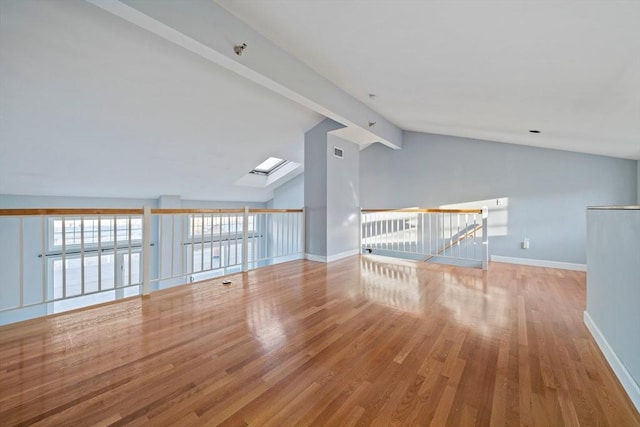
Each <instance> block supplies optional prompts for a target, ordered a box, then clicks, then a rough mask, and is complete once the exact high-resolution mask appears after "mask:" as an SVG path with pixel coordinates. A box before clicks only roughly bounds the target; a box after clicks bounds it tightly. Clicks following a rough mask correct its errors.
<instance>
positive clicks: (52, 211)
mask: <svg viewBox="0 0 640 427" xmlns="http://www.w3.org/2000/svg"><path fill="white" fill-rule="evenodd" d="M302 212H303V210H302V209H261V208H251V209H249V213H302ZM143 213H144V210H143V209H111V208H105V209H102V208H35V209H0V216H58V215H59V216H92V215H142V214H143ZM151 213H152V214H157V215H165V214H185V215H186V214H225V213H238V214H241V213H244V208H231V209H151Z"/></svg>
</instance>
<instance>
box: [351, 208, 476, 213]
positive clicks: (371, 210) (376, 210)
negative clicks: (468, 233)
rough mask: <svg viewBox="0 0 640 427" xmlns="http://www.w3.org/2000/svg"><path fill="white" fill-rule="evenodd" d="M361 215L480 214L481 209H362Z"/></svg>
mask: <svg viewBox="0 0 640 427" xmlns="http://www.w3.org/2000/svg"><path fill="white" fill-rule="evenodd" d="M361 212H362V213H380V212H400V213H463V214H481V213H482V209H436V208H405V209H362V210H361Z"/></svg>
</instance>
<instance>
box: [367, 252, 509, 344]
mask: <svg viewBox="0 0 640 427" xmlns="http://www.w3.org/2000/svg"><path fill="white" fill-rule="evenodd" d="M490 277H491V276H490V273H487V272H483V271H480V270H477V269H472V268H462V267H454V266H446V265H434V264H427V263H420V262H414V261H405V260H396V259H394V258H388V260H387V259H385V258H382V257H374V256H362V257H361V280H360V284H359V288H358V289H357V290H356V292H357V293H358V294H359V295H361V296H363V297H365V298H367V299H369V300H371V301H375V302H377V303H379V304H384V305H387V306H391V307H394V308H397V309H400V310H403V311H406V312H411V313H417V314H424V315H426V314H429V313H433V312H434V311H438V312H441V313H443V314H445V315H446V316H447V317H451V318H452V320H455V321H456V322H457V323H460V324H464V325H466V326H468V327H473V328H474V329H476V330H478V331H479V332H480V333H482V334H483V335H486V336H496V335H497V334H499V331H500V329H501V327H503V326H505V325H506V322H507V319H508V318H509V316H508V315H509V313H508V310H509V299H508V298H509V295H508V287H505V286H500V285H491V282H490ZM490 286H491V292H489V287H490Z"/></svg>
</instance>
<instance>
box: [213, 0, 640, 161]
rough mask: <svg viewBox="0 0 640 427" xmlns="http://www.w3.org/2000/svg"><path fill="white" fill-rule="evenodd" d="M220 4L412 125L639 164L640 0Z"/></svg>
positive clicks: (231, 0)
mask: <svg viewBox="0 0 640 427" xmlns="http://www.w3.org/2000/svg"><path fill="white" fill-rule="evenodd" d="M218 3H220V4H221V5H223V6H224V7H225V8H227V9H228V10H229V11H231V12H232V13H234V14H235V16H237V17H238V18H239V19H241V20H243V21H244V22H246V23H247V24H248V25H250V26H251V27H253V28H254V29H256V30H257V31H259V32H260V33H262V34H264V35H265V36H266V37H267V38H269V39H270V40H272V41H273V42H275V43H276V44H277V45H278V46H280V47H281V48H282V49H284V50H286V51H288V52H290V53H291V54H292V55H294V56H296V57H297V58H299V59H300V60H302V61H303V62H305V63H306V64H308V65H309V66H310V67H312V68H314V69H315V70H317V71H318V72H319V73H320V74H322V75H324V76H325V77H327V78H328V79H329V80H331V81H332V82H334V83H335V84H336V85H337V86H339V87H340V88H341V89H342V90H344V91H346V92H348V93H350V94H351V95H353V96H354V97H356V98H357V99H359V100H361V101H362V102H364V103H366V104H367V105H369V106H370V107H371V108H373V109H374V110H376V111H377V112H379V113H380V114H382V115H383V116H385V117H386V118H388V119H389V120H390V121H391V122H393V123H395V124H396V125H397V126H399V127H400V128H402V129H405V130H413V131H420V132H429V133H437V134H447V135H455V136H463V137H472V138H479V139H487V140H492V141H500V142H507V143H515V144H525V145H533V146H541V147H549V148H556V149H562V150H570V151H578V152H586V153H593V154H601V155H607V156H614V157H623V158H632V159H640V1H637V0H627V1H625V0H595V1H593V0H592V1H564V0H560V1H539V0H512V1H503V0H497V1H496V0H482V1H471V0H468V1H464V0H462V1H460V0H454V1H450V0H431V1H415V0H377V1H368V0H351V1H344V0H305V1H288V0H267V1H256V0H218ZM371 93H374V94H376V95H377V96H376V98H375V99H373V100H372V99H370V98H369V96H368V95H369V94H371ZM529 130H539V131H540V133H539V134H531V133H529Z"/></svg>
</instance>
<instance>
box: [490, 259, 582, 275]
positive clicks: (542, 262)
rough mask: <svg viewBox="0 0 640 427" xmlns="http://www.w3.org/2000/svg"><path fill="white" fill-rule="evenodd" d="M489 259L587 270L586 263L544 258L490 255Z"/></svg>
mask: <svg viewBox="0 0 640 427" xmlns="http://www.w3.org/2000/svg"><path fill="white" fill-rule="evenodd" d="M491 261H494V262H504V263H507V264H520V265H531V266H533V267H547V268H559V269H561V270H573V271H587V265H586V264H574V263H571V262H559V261H548V260H544V259H530V258H515V257H509V256H499V255H491Z"/></svg>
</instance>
